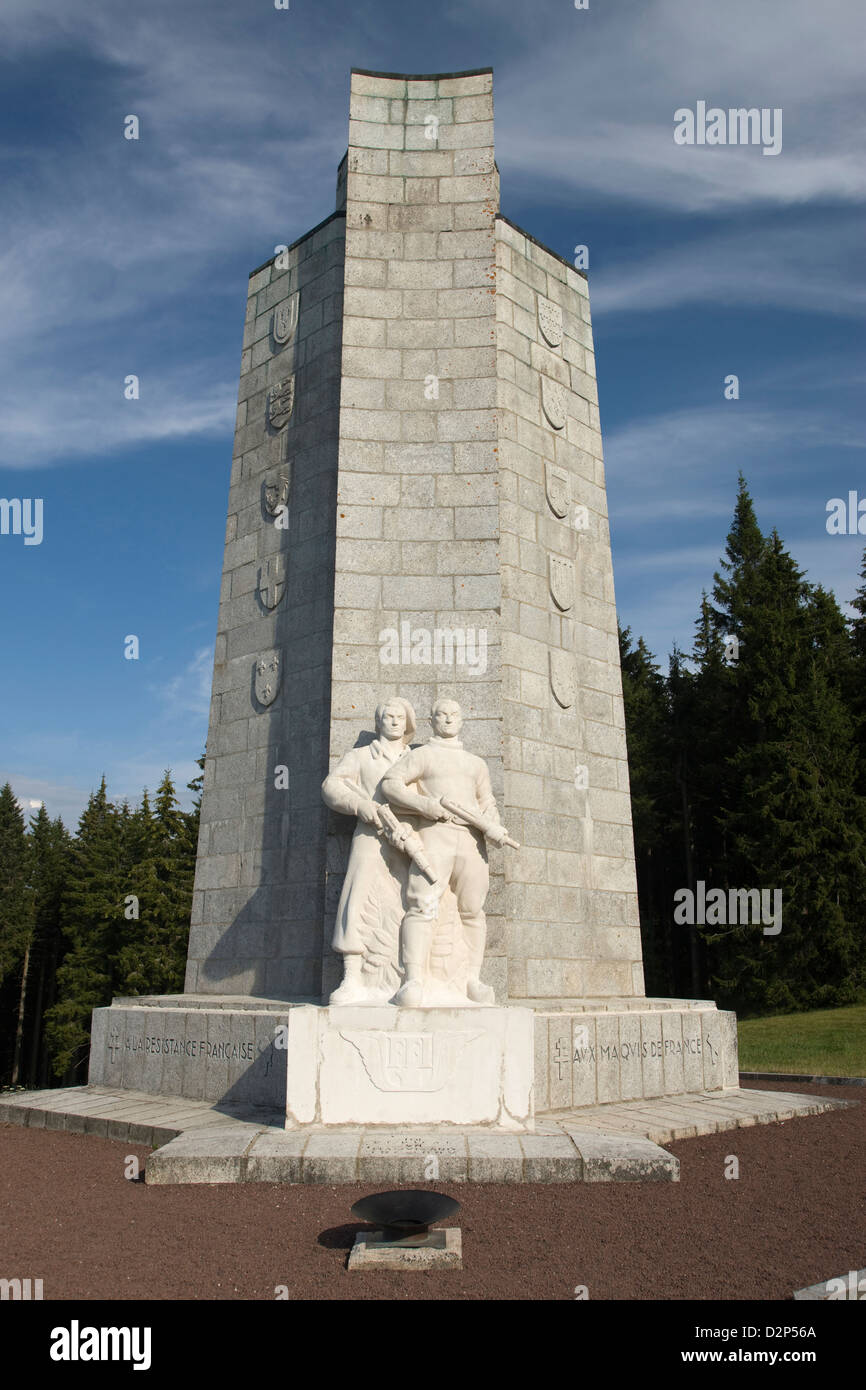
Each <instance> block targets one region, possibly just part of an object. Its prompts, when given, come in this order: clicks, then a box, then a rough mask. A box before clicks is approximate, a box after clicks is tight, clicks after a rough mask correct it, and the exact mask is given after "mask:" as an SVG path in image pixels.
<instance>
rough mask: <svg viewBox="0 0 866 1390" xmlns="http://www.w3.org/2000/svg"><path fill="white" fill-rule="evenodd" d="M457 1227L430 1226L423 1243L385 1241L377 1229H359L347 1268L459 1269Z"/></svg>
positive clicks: (458, 1234)
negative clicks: (410, 1243)
mask: <svg viewBox="0 0 866 1390" xmlns="http://www.w3.org/2000/svg"><path fill="white" fill-rule="evenodd" d="M462 1268H463V1241H462V1237H461V1232H460V1228H459V1227H458V1226H449V1227H448V1228H447V1229H446V1230H432V1231H431V1232H430V1235H429V1237H428V1243H427V1244H425V1245H399V1244H395V1243H394V1242H392V1241H386V1240H385V1238H384V1236H383V1234H382V1232H381V1231H372V1232H370V1233H367V1232H366V1231H359V1232H358V1234H357V1235H356V1237H355V1244H354V1246H353V1247H352V1252H351V1254H350V1255H349V1269H400V1270H403V1269H462Z"/></svg>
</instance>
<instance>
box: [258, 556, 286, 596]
mask: <svg viewBox="0 0 866 1390" xmlns="http://www.w3.org/2000/svg"><path fill="white" fill-rule="evenodd" d="M285 592H286V560H285V556H284V555H271V556H269V557H268V559H267V560H265V561H264V563H263V564H262V567H261V569H260V570H259V595H260V597H261V600H262V603H263V604H264V605H265V608H276V607H277V604H278V603H279V602H280V599H281V598H282V597H283V594H284V593H285Z"/></svg>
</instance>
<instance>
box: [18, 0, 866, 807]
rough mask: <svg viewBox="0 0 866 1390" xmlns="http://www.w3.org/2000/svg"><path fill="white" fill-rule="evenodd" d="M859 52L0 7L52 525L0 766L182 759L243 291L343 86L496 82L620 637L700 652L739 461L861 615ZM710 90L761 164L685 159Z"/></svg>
mask: <svg viewBox="0 0 866 1390" xmlns="http://www.w3.org/2000/svg"><path fill="white" fill-rule="evenodd" d="M864 37H866V10H864V7H863V5H862V0H823V3H822V4H820V5H816V4H814V0H762V2H761V4H760V5H756V4H755V3H754V0H727V3H726V4H725V5H719V4H718V3H717V0H590V4H589V8H588V9H587V10H580V11H578V10H576V9H575V8H574V6H573V4H571V3H569V2H568V0H533V3H532V4H526V3H525V0H523V3H517V2H516V0H465V2H464V3H459V4H456V3H455V4H448V3H444V4H438V5H423V6H422V5H417V6H416V5H407V4H405V3H382V0H369V2H368V3H358V4H351V5H349V4H331V3H327V0H324V2H323V0H315V3H313V0H290V8H289V9H288V10H287V11H278V10H276V9H275V8H274V6H273V3H272V0H184V3H183V4H177V3H176V0H172V3H163V0H138V3H136V4H135V5H129V4H128V3H126V2H125V0H111V2H109V3H107V2H106V0H64V3H63V4H62V5H58V4H57V3H56V0H3V5H2V8H0V54H2V57H0V73H2V93H3V96H2V99H0V100H2V109H0V179H2V187H3V196H2V208H3V213H2V219H0V339H2V348H3V360H4V370H3V372H2V375H0V497H7V498H11V497H18V498H35V497H40V498H42V499H43V505H44V538H43V541H42V544H41V545H38V546H36V545H34V546H25V545H24V543H23V538H22V537H21V536H11V535H7V536H0V595H2V603H0V651H2V658H0V782H2V781H4V780H6V779H7V778H8V779H9V780H10V781H11V782H12V785H13V788H14V789H15V792H16V794H17V795H18V796H19V797H20V798H21V799H22V801H23V802H24V804H25V806H27V805H29V803H30V802H31V801H33V802H38V801H40V800H42V801H44V802H45V804H46V806H47V808H48V810H49V813H50V814H51V815H57V814H61V815H63V817H64V819H65V820H66V822H67V824H69V825H73V824H74V823H75V821H76V819H77V816H78V814H79V813H80V810H81V808H82V806H83V804H84V801H85V800H86V797H87V795H88V793H89V791H90V790H91V788H92V787H93V785H94V784H95V783H96V782H97V781H98V778H99V776H100V774H101V773H103V772H104V773H105V775H106V778H107V781H108V787H109V793H110V795H111V796H112V797H114V798H118V799H119V798H122V797H127V798H129V799H130V801H135V800H136V799H137V798H138V796H139V795H140V791H141V788H142V786H145V785H146V786H148V787H149V788H151V789H153V788H154V787H155V785H156V783H157V782H158V780H159V778H160V777H161V775H162V771H163V769H164V768H166V767H171V768H172V769H173V772H174V775H175V778H176V780H177V782H178V784H179V785H180V786H181V787H183V785H184V784H185V783H186V782H187V781H188V780H189V778H190V777H191V776H192V775H193V773H194V772H195V759H196V757H197V756H198V755H199V753H200V752H201V750H202V748H203V746H204V740H205V735H206V732H207V704H208V696H209V686H210V675H211V662H212V643H213V637H214V633H215V628H216V616H217V601H218V594H219V582H220V566H221V560H222V541H223V528H224V519H225V506H226V499H227V493H228V480H229V467H230V457H231V433H232V424H233V419H234V408H235V400H236V394H237V373H238V369H239V360H240V340H241V328H242V321H243V313H244V303H245V295H246V277H247V274H248V272H249V271H250V270H251V269H253V268H254V267H255V266H257V265H259V264H261V262H263V261H265V260H267V259H268V258H269V256H271V255H272V254H273V249H274V246H275V245H277V244H278V243H283V242H291V241H292V240H294V239H295V238H296V237H298V236H299V235H301V234H302V233H303V232H305V231H306V230H307V229H308V228H310V227H311V226H313V225H314V224H315V223H317V222H319V221H320V220H321V219H322V218H323V217H325V216H327V215H328V214H329V213H330V212H331V211H332V210H333V206H334V184H335V175H336V168H337V164H338V162H339V160H340V158H341V156H342V155H343V153H344V151H345V148H346V143H347V130H348V84H349V70H350V68H351V67H353V66H356V67H361V68H369V69H374V70H381V71H398V72H412V73H424V72H445V71H452V70H461V69H467V68H477V67H485V66H488V65H492V66H493V68H494V99H495V108H496V144H497V160H498V164H499V169H500V173H501V186H502V211H503V212H504V213H505V215H506V216H507V217H509V218H510V219H511V220H512V221H514V222H517V223H518V224H519V225H521V226H523V227H525V228H527V229H528V230H529V231H531V232H532V233H533V234H534V235H535V236H537V237H538V238H539V239H540V240H542V241H544V242H545V243H546V244H547V245H549V246H551V247H552V248H553V249H554V250H556V251H558V252H559V253H560V254H562V255H565V256H571V255H572V254H573V248H574V247H575V246H576V245H578V244H586V245H588V247H589V253H590V264H589V284H590V294H591V302H592V307H593V319H594V331H595V337H596V349H597V366H598V375H599V393H600V403H601V419H602V430H603V433H604V440H605V453H606V464H607V478H608V501H609V507H610V514H611V527H612V534H613V544H614V570H615V577H616V588H617V602H618V608H619V612H620V617H621V620H622V621H623V622H624V623H626V624H628V625H629V626H631V628H632V630H633V632H634V633H635V634H643V636H644V637H645V638H646V640H647V641H648V643H649V645H650V647H651V648H652V649H653V650H654V651H655V653H656V655H657V657H658V658H659V659H660V661H661V662H662V664H663V665H665V664H666V661H667V655H668V653H669V651H670V648H671V645H672V643H673V642H674V641H677V642H678V643H679V644H680V645H681V646H684V647H689V646H690V645H691V637H692V631H693V622H694V617H695V613H696V609H697V604H698V601H699V596H700V591H701V588H702V587H710V586H711V584H712V576H713V571H714V569H715V568H717V565H718V560H719V556H720V554H721V551H722V548H723V546H724V538H725V535H726V533H727V529H728V526H729V523H730V517H731V510H732V506H733V500H734V493H735V487H736V475H737V471H738V469H740V468H742V469H743V470H744V471H745V473H746V475H747V478H748V481H749V484H750V487H751V489H752V492H753V495H754V497H755V500H756V504H757V508H758V514H759V519H760V521H761V523H762V524H763V526H764V527H765V529H770V528H771V527H773V526H776V527H778V529H779V531H780V533H781V534H782V536H783V538H784V539H785V541H786V543H787V544H788V546H789V548H790V549H791V551H792V553H793V554H794V556H795V558H796V559H797V561H798V562H799V563H800V565H801V566H802V567H804V568H805V569H806V570H807V571H808V574H809V577H810V578H812V579H813V580H815V581H819V580H820V581H821V582H823V583H824V584H826V585H827V586H829V587H831V588H832V589H833V590H834V591H835V592H836V594H837V597H838V598H839V599H840V601H843V602H845V601H847V600H849V599H850V598H851V596H852V594H853V592H854V590H855V588H856V586H857V572H858V569H859V565H860V558H861V556H862V552H863V547H864V545H866V539H864V537H862V536H854V537H851V536H839V537H834V536H829V535H828V534H827V532H826V529H825V520H826V511H825V508H826V503H827V500H828V499H829V498H830V497H834V496H847V494H848V492H849V490H852V489H853V490H858V489H859V495H860V496H861V497H862V496H864V495H866V469H864V466H863V439H864V435H863V419H862V406H861V402H862V398H863V384H864V378H866V353H864V340H863V319H864V315H866V275H864V268H863V267H864V221H863V204H864V201H866V157H864V156H866V149H864V146H866V122H864V119H863V114H864V112H863V105H864V103H863V95H862V91H863V81H862V73H863V71H864V67H866V61H864V56H866V55H864ZM698 100H705V101H706V102H707V103H708V105H711V106H712V105H716V106H719V107H722V108H724V109H727V108H729V107H738V106H757V107H768V108H776V107H780V108H781V109H782V112H783V126H782V130H783V144H782V152H781V153H780V154H779V155H777V156H764V155H762V153H761V149H760V147H756V146H747V147H736V146H717V147H709V146H704V147H698V146H691V147H690V146H681V145H677V144H676V143H675V142H674V140H673V128H674V112H675V111H676V110H677V109H678V108H681V107H691V108H694V107H695V104H696V102H697V101H698ZM128 114H135V115H137V116H138V117H139V120H140V139H139V140H138V141H128V140H125V139H124V138H123V123H124V117H125V116H126V115H128ZM130 373H135V374H136V375H138V376H139V378H140V382H141V395H140V399H139V400H138V401H127V400H125V399H124V392H123V382H124V378H125V377H126V376H127V375H128V374H130ZM728 373H736V374H737V375H738V377H739V380H740V399H739V400H738V401H726V400H725V399H724V396H723V384H724V378H725V376H726V375H727V374H728ZM129 633H135V634H136V635H137V636H138V637H139V639H140V643H141V657H140V660H138V661H137V662H134V661H126V660H124V658H123V639H124V637H125V636H126V635H127V634H129Z"/></svg>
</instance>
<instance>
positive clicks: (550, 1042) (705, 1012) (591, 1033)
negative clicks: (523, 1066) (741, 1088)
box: [535, 998, 738, 1113]
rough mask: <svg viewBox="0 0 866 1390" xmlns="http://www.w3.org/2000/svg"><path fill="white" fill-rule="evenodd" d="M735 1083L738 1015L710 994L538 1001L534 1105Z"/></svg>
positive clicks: (551, 1106)
mask: <svg viewBox="0 0 866 1390" xmlns="http://www.w3.org/2000/svg"><path fill="white" fill-rule="evenodd" d="M737 1085H738V1070H737V1020H736V1015H735V1014H732V1013H728V1012H727V1011H725V1010H722V1009H717V1008H716V1006H715V1004H714V1003H713V1002H712V1001H711V1000H707V999H638V998H635V999H628V1000H620V999H609V1000H596V999H590V1000H569V1001H566V1002H564V1003H563V1004H562V1006H561V1007H559V1008H555V1009H553V1010H551V1011H550V1012H547V1011H546V1010H542V1009H540V1008H536V1012H535V1109H536V1111H537V1112H538V1113H544V1112H550V1111H554V1112H555V1111H559V1110H572V1109H575V1110H576V1109H579V1108H581V1107H582V1106H592V1105H609V1104H614V1103H617V1102H620V1101H629V1100H641V1099H645V1100H650V1099H654V1098H656V1097H658V1096H676V1095H682V1094H684V1093H694V1092H700V1091H707V1092H711V1091H723V1090H725V1089H727V1088H729V1087H736V1086H737Z"/></svg>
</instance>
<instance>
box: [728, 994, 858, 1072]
mask: <svg viewBox="0 0 866 1390" xmlns="http://www.w3.org/2000/svg"><path fill="white" fill-rule="evenodd" d="M738 1034H739V1041H740V1070H741V1071H787V1072H804V1073H807V1074H808V1075H809V1076H866V1004H851V1005H848V1006H846V1007H845V1008H843V1009H815V1010H814V1011H813V1012H812V1013H805V1014H779V1015H777V1016H776V1017H772V1018H749V1019H745V1020H743V1021H738Z"/></svg>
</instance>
